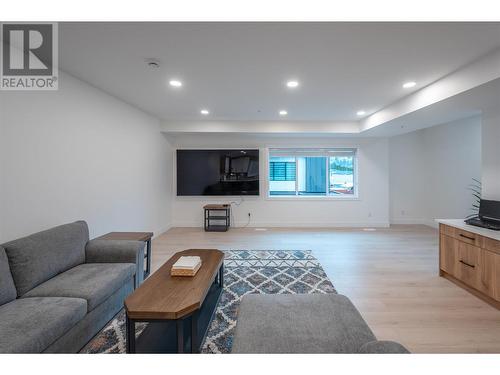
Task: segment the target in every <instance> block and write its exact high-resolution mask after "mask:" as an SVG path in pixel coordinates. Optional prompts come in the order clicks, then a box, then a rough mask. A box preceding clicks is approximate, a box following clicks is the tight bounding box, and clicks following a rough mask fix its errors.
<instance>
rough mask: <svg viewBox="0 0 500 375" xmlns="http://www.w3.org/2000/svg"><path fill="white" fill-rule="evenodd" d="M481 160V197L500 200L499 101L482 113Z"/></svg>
mask: <svg viewBox="0 0 500 375" xmlns="http://www.w3.org/2000/svg"><path fill="white" fill-rule="evenodd" d="M482 158H483V164H482V183H483V197H484V198H485V199H493V200H500V100H499V106H498V107H496V108H488V109H485V110H484V111H483V129H482Z"/></svg>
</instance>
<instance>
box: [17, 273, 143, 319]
mask: <svg viewBox="0 0 500 375" xmlns="http://www.w3.org/2000/svg"><path fill="white" fill-rule="evenodd" d="M134 274H135V264H130V263H85V264H80V265H79V266H76V267H73V268H72V269H70V270H68V271H66V272H63V273H61V274H59V275H57V276H56V277H54V278H52V279H50V280H49V281H46V282H44V283H43V284H41V285H39V286H37V287H36V288H34V289H32V290H30V291H29V292H28V293H26V294H25V295H24V296H23V298H24V297H75V298H83V299H85V300H87V310H88V311H92V310H93V309H94V308H96V307H97V306H99V305H100V304H101V303H102V302H104V301H105V300H106V299H107V298H108V297H109V296H111V295H112V294H113V293H114V292H116V291H117V290H118V289H120V288H121V287H122V286H123V285H124V284H125V283H126V282H127V281H129V280H130V279H131V278H132V277H133V276H134Z"/></svg>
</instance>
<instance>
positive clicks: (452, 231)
mask: <svg viewBox="0 0 500 375" xmlns="http://www.w3.org/2000/svg"><path fill="white" fill-rule="evenodd" d="M439 231H440V232H441V233H442V234H446V235H447V236H451V237H453V238H456V239H457V240H459V241H461V242H465V243H467V244H469V245H474V246H478V247H482V243H483V237H482V236H480V235H478V234H475V233H472V232H469V231H466V230H463V229H459V228H455V227H451V226H449V225H445V224H441V225H440V227H439Z"/></svg>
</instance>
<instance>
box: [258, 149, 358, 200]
mask: <svg viewBox="0 0 500 375" xmlns="http://www.w3.org/2000/svg"><path fill="white" fill-rule="evenodd" d="M277 152H278V153H281V154H282V155H276V153H277ZM287 152H290V153H289V154H288V155H287ZM308 152H311V155H306V153H308ZM335 152H338V153H339V154H340V153H346V152H352V153H353V156H354V160H353V164H354V165H353V174H354V176H353V185H354V193H353V194H352V195H348V194H346V195H342V194H329V191H330V189H329V184H330V177H329V171H330V168H329V157H331V156H334V155H332V154H335ZM313 154H315V155H313ZM273 156H283V157H296V158H297V157H300V156H318V157H327V161H326V163H327V170H326V173H327V176H328V178H326V179H325V184H326V191H327V194H326V195H300V194H296V195H271V189H270V182H271V180H270V174H269V165H270V160H271V157H273ZM298 169H299V167H298V165H296V171H295V173H296V181H295V185H296V187H295V191H296V192H297V191H298V176H299V170H298ZM265 170H266V174H265V176H266V180H265V192H266V196H265V198H266V199H267V200H292V201H293V200H297V199H299V200H310V201H314V200H340V201H349V200H351V201H352V200H360V195H359V190H360V189H359V150H358V147H308V148H296V147H293V148H292V147H289V148H287V147H273V148H268V149H267V150H266V157H265Z"/></svg>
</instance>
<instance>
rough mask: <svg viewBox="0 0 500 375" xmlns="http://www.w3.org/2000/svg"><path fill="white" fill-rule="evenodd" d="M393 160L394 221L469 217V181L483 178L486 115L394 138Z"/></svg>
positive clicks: (391, 201)
mask: <svg viewBox="0 0 500 375" xmlns="http://www.w3.org/2000/svg"><path fill="white" fill-rule="evenodd" d="M389 165H390V167H389V169H390V205H391V209H390V211H391V222H393V223H400V224H407V223H408V224H410V223H422V224H429V225H434V219H435V218H463V217H465V216H467V215H468V214H470V213H471V212H470V208H471V205H472V202H473V197H472V194H471V192H470V191H469V190H468V189H467V188H468V185H469V184H470V183H471V182H472V178H475V179H478V180H480V179H481V118H480V117H474V118H468V119H463V120H459V121H454V122H451V123H447V124H442V125H438V126H434V127H431V128H426V129H422V130H419V131H416V132H412V133H408V134H404V135H401V136H396V137H392V138H390V139H389ZM497 165H498V164H497Z"/></svg>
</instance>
